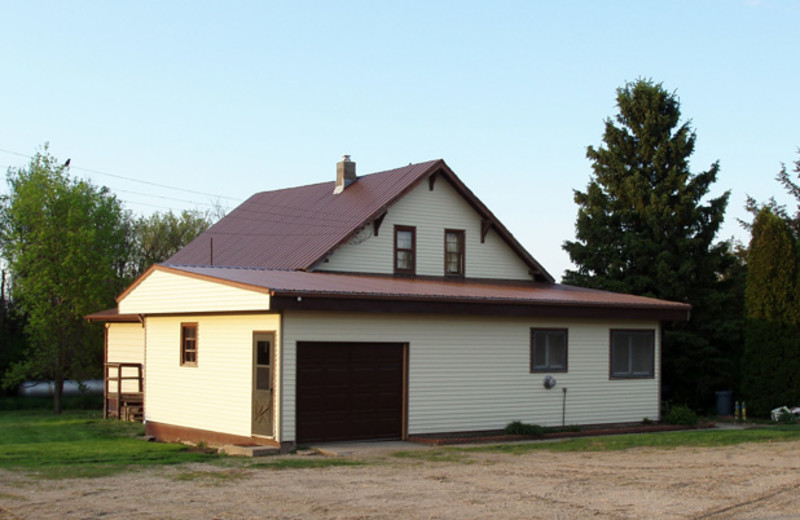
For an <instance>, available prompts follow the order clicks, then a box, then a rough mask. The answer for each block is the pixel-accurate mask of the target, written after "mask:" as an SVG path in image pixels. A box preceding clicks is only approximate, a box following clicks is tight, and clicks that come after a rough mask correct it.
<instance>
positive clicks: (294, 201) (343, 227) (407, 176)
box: [167, 160, 553, 282]
mask: <svg viewBox="0 0 800 520" xmlns="http://www.w3.org/2000/svg"><path fill="white" fill-rule="evenodd" d="M434 175H441V176H443V177H444V178H445V179H446V180H447V181H448V182H450V183H451V184H452V185H453V186H454V187H455V188H456V190H457V191H459V193H461V194H462V196H464V197H465V198H466V200H467V201H468V202H469V203H470V204H471V205H472V207H473V208H475V210H476V211H478V213H479V214H480V215H481V216H482V218H483V219H484V221H485V223H486V225H487V226H491V227H492V228H494V229H495V230H496V231H497V232H498V234H499V235H500V236H501V238H503V240H505V241H506V243H508V244H509V246H510V247H511V248H512V249H513V250H514V251H515V252H516V253H517V254H518V255H519V256H520V258H522V259H523V261H525V262H526V263H527V264H528V266H529V267H530V269H531V272H532V273H534V274H535V276H537V277H538V278H540V279H542V280H546V281H549V282H552V281H553V278H552V276H550V274H549V273H547V271H546V270H545V269H544V268H543V267H542V266H541V265H540V264H539V263H538V262H537V261H536V260H535V259H534V258H533V257H532V256H531V255H530V253H528V252H527V251H526V250H525V248H523V247H522V245H521V244H520V243H519V242H518V241H517V240H516V239H515V238H514V237H513V236H512V235H511V233H510V232H509V231H508V230H507V229H506V228H505V227H504V226H503V225H502V224H501V223H500V222H499V221H498V220H497V219H496V218H495V217H494V215H493V214H492V213H491V212H490V211H489V209H488V208H486V206H484V205H483V203H482V202H480V200H478V199H477V197H475V195H474V194H473V193H472V192H471V191H470V190H469V189H468V188H467V187H466V186H465V185H464V184H463V182H461V180H460V179H458V177H457V176H456V175H455V174H454V173H453V172H452V170H450V168H449V167H448V166H447V165H446V164H445V162H444V161H442V160H435V161H429V162H424V163H419V164H410V165H408V166H406V167H403V168H397V169H394V170H388V171H385V172H380V173H374V174H371V175H364V176H361V177H359V178H358V181H357V182H355V183H353V184H351V185H350V186H349V187H348V188H347V189H345V190H344V191H343V192H342V193H340V194H338V195H334V194H333V188H334V182H333V181H331V182H325V183H321V184H312V185H308V186H301V187H297V188H288V189H283V190H276V191H268V192H262V193H257V194H255V195H253V196H252V197H250V198H249V199H248V200H246V201H245V202H244V203H242V204H241V205H240V206H239V207H237V208H236V209H234V210H233V211H231V212H230V213H229V214H228V215H227V216H225V217H224V218H223V219H221V220H220V221H219V222H217V223H216V224H215V225H213V226H211V227H210V228H209V229H208V230H207V231H206V232H205V233H202V234H201V235H200V236H199V237H197V238H196V239H195V240H194V241H192V242H191V243H190V244H188V245H187V246H186V247H184V248H183V249H181V250H180V251H178V252H177V253H176V254H175V255H173V256H172V257H171V258H169V259H168V260H167V263H168V264H182V265H215V266H229V267H253V268H267V269H299V270H306V269H311V268H313V266H314V265H315V264H316V263H318V262H319V261H321V260H323V259H324V258H325V256H326V255H328V254H329V253H330V252H331V251H332V250H333V249H335V248H336V247H338V246H339V245H341V244H343V243H345V242H346V241H347V240H349V239H350V238H351V237H352V236H353V235H354V234H355V233H357V232H358V231H360V230H361V229H362V228H363V226H365V225H367V224H369V223H370V222H372V221H374V220H375V219H377V218H379V217H381V215H382V214H383V213H384V212H385V211H386V209H387V208H388V207H389V206H391V205H392V204H393V203H394V202H395V201H397V200H398V199H399V198H400V197H401V196H403V195H404V194H406V193H408V192H409V191H410V190H411V189H413V188H414V187H415V186H416V185H417V184H418V183H420V182H422V181H423V180H424V179H427V178H430V177H431V176H434Z"/></svg>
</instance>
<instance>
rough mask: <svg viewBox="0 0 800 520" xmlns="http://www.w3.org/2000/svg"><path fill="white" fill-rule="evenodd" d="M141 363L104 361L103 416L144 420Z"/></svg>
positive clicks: (124, 419) (126, 419)
mask: <svg viewBox="0 0 800 520" xmlns="http://www.w3.org/2000/svg"><path fill="white" fill-rule="evenodd" d="M142 383H143V379H142V364H141V363H106V364H105V392H104V399H103V402H104V403H105V405H104V407H103V417H105V418H109V417H116V418H117V419H119V420H122V421H138V422H141V421H142V420H144V391H143V384H142Z"/></svg>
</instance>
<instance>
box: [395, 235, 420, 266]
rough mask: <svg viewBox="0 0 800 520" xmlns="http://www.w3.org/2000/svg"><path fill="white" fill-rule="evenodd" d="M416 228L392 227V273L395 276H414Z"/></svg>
mask: <svg viewBox="0 0 800 520" xmlns="http://www.w3.org/2000/svg"><path fill="white" fill-rule="evenodd" d="M416 234H417V228H415V227H411V226H395V227H394V272H395V274H414V273H415V272H416V256H417V251H416V249H417V238H416Z"/></svg>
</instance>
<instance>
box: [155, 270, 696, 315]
mask: <svg viewBox="0 0 800 520" xmlns="http://www.w3.org/2000/svg"><path fill="white" fill-rule="evenodd" d="M156 269H160V270H165V271H168V272H169V271H171V272H174V273H178V274H180V273H183V274H186V275H188V276H193V277H198V278H202V279H207V280H212V281H216V282H221V283H231V284H235V285H236V286H238V287H242V286H251V287H253V288H254V289H256V288H257V289H261V290H263V289H269V290H270V293H271V294H272V296H273V298H275V297H290V298H295V299H296V298H297V297H300V299H301V300H302V299H303V298H320V297H333V298H338V299H348V298H361V299H365V300H406V301H437V302H445V303H448V304H458V303H464V302H471V303H482V304H485V305H491V304H523V305H537V306H560V307H581V308H590V307H596V308H614V309H650V310H653V311H661V312H662V313H663V316H665V318H664V319H688V317H689V311H690V309H691V306H690V305H688V304H685V303H676V302H670V301H666V300H658V299H654V298H646V297H642V296H634V295H630V294H619V293H612V292H607V291H598V290H593V289H585V288H580V287H573V286H569V285H562V284H553V283H545V282H534V281H531V282H513V283H511V282H501V281H498V282H493V281H490V280H483V281H474V280H473V281H463V280H451V279H439V278H436V279H428V278H402V277H394V276H375V275H356V274H340V273H323V272H305V271H283V270H271V269H247V268H227V267H208V266H180V265H160V266H157V267H156Z"/></svg>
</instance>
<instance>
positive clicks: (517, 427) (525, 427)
mask: <svg viewBox="0 0 800 520" xmlns="http://www.w3.org/2000/svg"><path fill="white" fill-rule="evenodd" d="M544 431H545V430H544V428H542V427H541V426H539V425H538V424H525V423H523V422H522V421H514V422H510V423H508V426H506V429H505V432H506V434H508V435H534V436H537V437H538V436H541V435H544Z"/></svg>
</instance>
